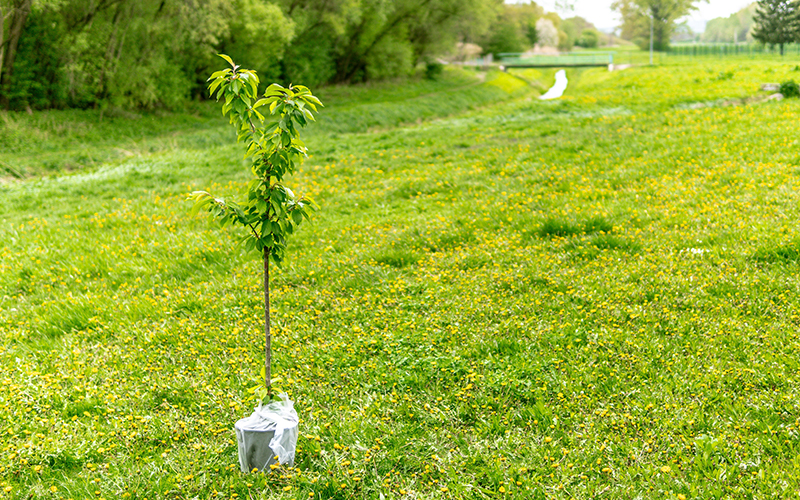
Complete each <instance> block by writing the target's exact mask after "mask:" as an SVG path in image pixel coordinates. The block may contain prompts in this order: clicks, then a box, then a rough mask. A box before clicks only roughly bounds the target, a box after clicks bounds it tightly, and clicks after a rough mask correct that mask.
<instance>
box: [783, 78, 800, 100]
mask: <svg viewBox="0 0 800 500" xmlns="http://www.w3.org/2000/svg"><path fill="white" fill-rule="evenodd" d="M781 94H783V97H800V85H798V84H797V83H795V82H794V80H789V81H786V82H783V83H781Z"/></svg>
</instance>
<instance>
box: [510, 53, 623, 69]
mask: <svg viewBox="0 0 800 500" xmlns="http://www.w3.org/2000/svg"><path fill="white" fill-rule="evenodd" d="M499 56H500V64H502V65H503V66H505V67H506V68H564V67H573V68H577V67H592V66H608V65H610V64H614V54H613V53H611V52H593V53H591V54H581V53H566V54H558V55H527V56H526V55H524V54H518V53H506V54H499Z"/></svg>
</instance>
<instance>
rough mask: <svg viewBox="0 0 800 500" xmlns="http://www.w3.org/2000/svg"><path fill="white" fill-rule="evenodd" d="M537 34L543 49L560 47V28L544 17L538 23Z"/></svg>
mask: <svg viewBox="0 0 800 500" xmlns="http://www.w3.org/2000/svg"><path fill="white" fill-rule="evenodd" d="M536 32H537V33H538V35H539V45H541V46H542V47H556V46H558V28H556V27H555V25H554V24H553V21H551V20H550V19H548V18H546V17H543V18H541V19H539V20H538V21H536Z"/></svg>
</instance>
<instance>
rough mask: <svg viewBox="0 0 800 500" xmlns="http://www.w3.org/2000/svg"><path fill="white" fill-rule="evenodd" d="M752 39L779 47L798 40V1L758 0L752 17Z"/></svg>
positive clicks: (799, 37)
mask: <svg viewBox="0 0 800 500" xmlns="http://www.w3.org/2000/svg"><path fill="white" fill-rule="evenodd" d="M753 23H754V28H753V38H755V39H756V40H758V41H759V42H761V43H765V44H768V45H770V46H773V47H774V46H776V45H777V46H778V47H780V51H781V55H783V49H784V46H785V45H786V44H788V43H792V42H796V41H798V40H799V39H800V1H798V0H759V2H758V8H757V9H756V13H755V16H754V17H753Z"/></svg>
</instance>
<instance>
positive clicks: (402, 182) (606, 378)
mask: <svg viewBox="0 0 800 500" xmlns="http://www.w3.org/2000/svg"><path fill="white" fill-rule="evenodd" d="M796 64H797V62H796V61H790V60H788V59H787V60H786V61H785V62H781V61H768V62H755V61H744V62H734V63H725V62H719V61H707V62H706V61H703V62H700V63H698V64H696V65H694V66H688V67H686V66H657V67H652V68H650V67H639V68H631V69H629V70H625V71H621V72H613V73H609V72H607V71H604V70H600V69H591V70H571V71H568V77H569V78H570V87H569V89H568V90H567V93H566V95H565V97H564V98H563V99H561V100H559V101H548V102H542V101H539V100H538V99H536V96H537V95H538V93H539V90H537V89H534V88H533V87H527V86H526V85H527V83H526V81H534V83H537V85H538V87H537V88H546V87H547V86H548V85H549V84H550V83H551V82H552V78H553V74H554V71H550V72H548V71H541V72H536V73H533V72H528V73H522V74H519V75H518V76H519V78H518V77H515V76H512V75H505V74H495V73H492V74H489V75H488V76H486V81H484V82H481V80H479V79H478V76H477V75H476V74H474V73H468V72H457V71H448V72H447V73H446V77H445V79H444V81H442V82H439V83H437V82H424V81H419V82H411V83H404V84H402V87H401V88H398V87H397V85H391V84H383V85H375V86H367V87H357V88H331V89H320V91H319V92H318V94H319V95H320V96H321V98H322V99H323V101H324V102H326V104H328V105H329V106H328V108H326V111H324V112H323V114H322V116H321V119H320V123H319V126H318V127H317V129H316V130H313V131H312V130H310V131H309V134H308V140H307V145H308V146H309V148H310V150H311V151H312V157H311V158H310V159H309V160H308V161H307V162H306V163H305V164H304V166H303V167H302V169H301V170H302V171H301V172H300V173H299V175H297V176H295V178H294V179H292V180H291V181H290V185H291V186H292V187H293V188H295V187H296V188H297V189H295V191H296V192H297V191H300V192H307V193H310V194H312V195H313V196H314V197H315V198H316V200H317V201H318V203H319V204H320V205H321V206H322V211H320V212H319V213H318V216H317V217H316V219H315V221H314V222H313V223H312V224H308V225H305V226H304V227H303V228H302V230H301V231H300V233H298V234H297V235H295V237H294V239H293V240H291V242H290V245H289V252H288V258H287V262H286V264H285V266H284V268H283V269H280V270H277V271H276V272H275V273H274V274H273V283H272V287H273V296H272V301H273V307H274V319H273V321H274V322H273V325H274V329H275V332H274V333H275V335H276V337H275V338H274V339H273V346H274V350H275V357H274V359H273V370H274V371H276V372H277V373H276V375H278V376H281V377H282V378H283V380H284V381H283V382H282V384H281V385H282V386H283V388H284V389H285V390H287V392H289V394H290V395H291V396H292V398H293V399H294V400H295V401H296V407H297V409H298V413H299V414H300V417H301V424H300V425H301V437H300V440H299V443H298V446H299V449H298V454H297V463H296V468H294V469H287V468H284V469H280V470H276V471H275V472H274V473H273V474H270V475H266V476H265V475H243V474H241V473H240V472H239V471H238V463H237V459H236V444H235V437H234V434H233V423H234V422H235V421H236V420H237V419H238V418H241V417H242V416H245V415H248V414H249V413H250V412H251V411H252V407H253V405H254V401H253V396H252V392H251V390H252V388H253V387H254V386H256V385H257V384H258V379H259V370H260V366H261V364H262V359H263V358H262V352H263V346H262V339H261V336H262V330H261V320H262V318H261V303H260V298H261V295H260V294H259V292H260V289H261V282H260V279H261V276H260V266H261V263H260V262H259V260H258V258H257V257H255V258H254V256H252V255H250V256H248V255H245V254H243V253H242V252H241V251H240V249H238V248H237V247H236V246H235V245H236V239H237V236H238V234H237V233H235V232H230V231H228V230H221V229H219V228H217V227H215V226H213V225H211V224H209V223H208V221H207V219H206V218H204V217H201V216H198V217H192V216H190V215H189V209H190V207H191V203H190V202H187V201H186V195H187V194H188V193H189V192H191V191H192V190H195V189H208V190H210V191H212V192H215V193H219V194H221V195H224V196H232V195H235V194H237V193H239V192H241V190H242V189H243V186H244V183H245V182H246V179H247V172H245V166H246V164H247V163H246V162H245V161H244V160H243V159H242V150H241V148H240V147H238V146H235V145H232V144H231V141H232V140H233V136H232V135H233V134H232V132H231V131H230V130H229V129H228V128H227V124H226V123H224V121H223V120H222V119H221V118H219V117H218V115H217V114H216V109H214V108H212V107H210V106H198V107H197V109H196V110H195V111H194V112H193V113H184V114H177V115H169V114H162V115H145V116H141V117H134V116H129V115H127V114H124V113H121V112H119V111H118V112H116V113H112V114H114V115H115V116H110V115H109V113H105V114H104V115H103V116H102V119H101V116H100V112H99V111H87V112H75V111H72V112H66V111H54V112H49V113H41V114H37V115H34V116H33V117H29V116H27V115H0V125H2V124H3V123H4V124H5V125H3V127H4V128H3V129H0V134H1V135H0V141H3V142H2V144H0V145H2V149H1V150H0V167H2V166H3V165H7V166H8V167H10V170H9V171H13V172H15V173H13V174H12V173H9V174H8V175H7V176H6V181H5V183H4V184H2V185H0V200H2V201H0V367H2V370H1V371H0V435H2V438H0V497H2V496H3V495H5V497H8V498H14V499H23V498H25V499H28V498H44V499H61V498H64V499H68V498H72V499H75V500H78V499H88V498H105V499H109V500H110V499H116V498H124V499H139V500H143V499H145V498H146V499H148V500H153V499H160V498H168V499H193V498H204V499H205V498H209V499H211V498H226V499H228V498H239V499H250V498H252V499H257V498H263V499H266V498H270V499H272V498H275V499H298V500H300V499H329V498H336V499H361V498H370V499H373V498H374V499H378V498H381V495H382V496H383V498H385V499H402V498H424V499H428V498H442V499H445V498H454V499H461V498H470V499H471V498H475V499H484V498H505V497H510V498H526V499H527V498H532V499H540V498H558V499H573V498H574V499H585V498H586V499H588V498H598V497H599V498H612V499H636V498H641V499H649V498H666V499H680V498H697V499H701V498H702V499H710V498H719V499H722V498H731V499H739V498H776V499H784V498H796V497H797V495H798V491H799V490H800V458H798V457H800V391H799V390H798V389H800V371H799V370H800V336H799V335H798V325H800V312H798V305H800V299H798V291H799V290H800V276H798V272H800V228H798V224H797V221H798V216H800V149H799V148H798V140H800V139H798V137H800V121H798V112H800V101H798V100H785V101H782V102H764V103H758V104H750V105H740V103H741V102H742V101H741V99H742V98H746V97H749V96H753V95H756V94H758V93H759V92H758V85H759V84H760V83H765V82H780V81H783V80H787V79H791V78H794V79H795V80H797V79H800V73H798V72H796V71H794V68H795V66H796ZM448 89H452V90H448ZM119 150H124V151H125V152H120V151H119ZM128 153H130V154H128ZM80 155H85V158H84V159H80V158H81V156H80ZM86 158H88V159H86ZM8 167H7V169H8ZM65 170H67V171H70V172H65ZM13 176H17V177H20V178H22V180H19V179H14V178H13Z"/></svg>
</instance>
